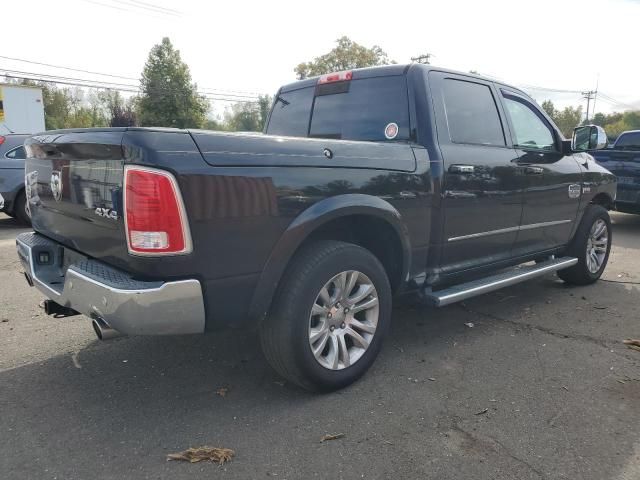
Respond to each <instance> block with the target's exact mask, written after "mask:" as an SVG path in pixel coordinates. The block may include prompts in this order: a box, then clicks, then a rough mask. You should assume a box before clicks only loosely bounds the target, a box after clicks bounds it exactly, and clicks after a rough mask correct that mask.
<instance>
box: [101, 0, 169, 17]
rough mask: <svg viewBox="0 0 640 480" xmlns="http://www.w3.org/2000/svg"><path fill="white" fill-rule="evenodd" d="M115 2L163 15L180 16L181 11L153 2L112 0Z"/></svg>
mask: <svg viewBox="0 0 640 480" xmlns="http://www.w3.org/2000/svg"><path fill="white" fill-rule="evenodd" d="M112 1H114V2H116V3H120V4H122V5H128V6H131V7H133V8H139V9H141V10H148V11H150V12H157V13H161V14H165V15H173V16H177V17H179V16H182V12H180V11H178V10H174V9H172V8H165V7H161V6H158V5H154V4H153V3H147V2H142V1H138V0H128V1H127V0H112Z"/></svg>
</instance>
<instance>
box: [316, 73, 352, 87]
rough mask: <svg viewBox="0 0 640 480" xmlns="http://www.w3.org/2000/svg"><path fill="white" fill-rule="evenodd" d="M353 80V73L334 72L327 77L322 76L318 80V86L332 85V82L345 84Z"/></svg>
mask: <svg viewBox="0 0 640 480" xmlns="http://www.w3.org/2000/svg"><path fill="white" fill-rule="evenodd" d="M352 78H353V72H351V71H348V72H336V73H330V74H328V75H322V76H321V77H320V78H319V79H318V85H322V84H324V83H333V82H345V81H348V80H351V79H352Z"/></svg>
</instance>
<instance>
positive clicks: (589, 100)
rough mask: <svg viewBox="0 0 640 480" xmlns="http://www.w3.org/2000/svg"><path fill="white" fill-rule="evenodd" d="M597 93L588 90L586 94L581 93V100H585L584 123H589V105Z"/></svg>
mask: <svg viewBox="0 0 640 480" xmlns="http://www.w3.org/2000/svg"><path fill="white" fill-rule="evenodd" d="M597 93H598V91H597V90H589V91H588V92H582V98H586V99H587V118H586V119H585V121H586V122H589V104H590V103H591V99H592V98H595V95H596V94H597Z"/></svg>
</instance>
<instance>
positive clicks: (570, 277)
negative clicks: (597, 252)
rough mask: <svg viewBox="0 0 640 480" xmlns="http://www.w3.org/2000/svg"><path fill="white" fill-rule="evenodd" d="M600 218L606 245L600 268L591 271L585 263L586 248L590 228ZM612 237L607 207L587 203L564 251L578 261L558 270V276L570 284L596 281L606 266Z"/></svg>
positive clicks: (587, 283) (585, 283)
mask: <svg viewBox="0 0 640 480" xmlns="http://www.w3.org/2000/svg"><path fill="white" fill-rule="evenodd" d="M600 220H602V221H604V223H605V225H606V227H607V246H606V252H605V254H604V258H603V261H602V264H601V266H600V268H599V269H598V270H597V271H593V272H592V271H591V270H590V269H589V267H588V264H587V248H588V244H589V237H590V234H591V229H592V227H593V226H594V225H595V224H596V222H598V221H600ZM612 239H613V237H612V229H611V218H610V217H609V212H608V211H607V209H606V208H604V207H602V206H601V205H589V206H588V207H587V210H586V211H585V212H584V215H583V216H582V221H581V222H580V225H579V226H578V230H577V231H576V234H575V236H574V238H573V240H572V242H571V244H570V245H569V248H568V249H567V252H566V254H567V255H568V256H570V257H577V258H578V263H576V264H575V265H574V266H573V267H569V268H567V269H564V270H560V271H558V276H559V277H560V278H561V279H562V280H564V281H565V282H566V283H569V284H572V285H589V284H591V283H594V282H596V281H597V280H598V279H599V278H600V276H601V275H602V272H604V269H605V268H606V266H607V262H608V260H609V252H610V251H611V242H612Z"/></svg>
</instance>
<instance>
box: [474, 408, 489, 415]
mask: <svg viewBox="0 0 640 480" xmlns="http://www.w3.org/2000/svg"><path fill="white" fill-rule="evenodd" d="M488 411H489V409H488V408H484V409H482V410H480V411H479V412H476V413H474V415H484V414H485V413H487V412H488Z"/></svg>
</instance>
